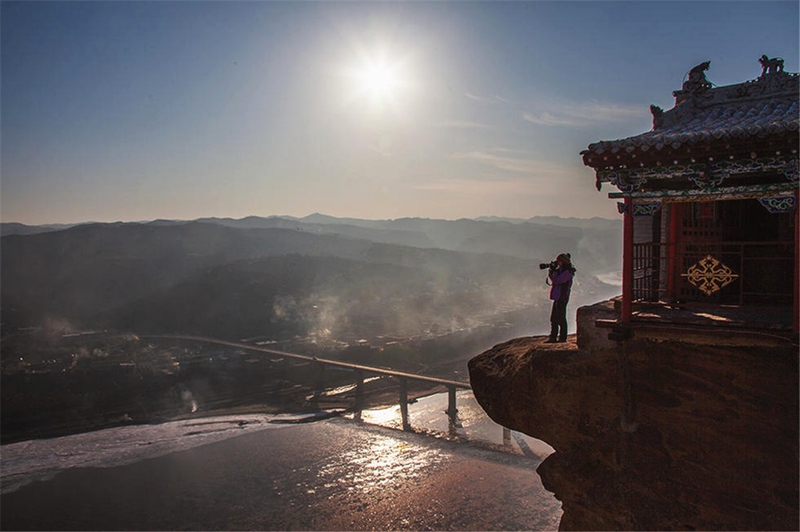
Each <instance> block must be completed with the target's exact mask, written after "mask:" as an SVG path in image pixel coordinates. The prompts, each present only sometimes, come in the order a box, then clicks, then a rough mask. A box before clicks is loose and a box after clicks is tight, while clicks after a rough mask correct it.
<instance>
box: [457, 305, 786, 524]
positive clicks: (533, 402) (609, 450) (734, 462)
mask: <svg viewBox="0 0 800 532" xmlns="http://www.w3.org/2000/svg"><path fill="white" fill-rule="evenodd" d="M580 319H581V318H580V313H579V320H580ZM583 326H584V327H586V324H585V323H584V324H583ZM578 331H579V332H578V335H579V338H578V340H579V341H578V343H576V342H575V339H574V338H572V339H570V341H569V342H568V343H566V344H544V343H543V342H544V339H545V338H543V337H527V338H518V339H515V340H511V341H509V342H506V343H503V344H500V345H497V346H495V347H494V348H492V349H490V350H489V351H486V352H484V353H482V354H480V355H478V356H476V357H475V358H473V359H472V360H470V362H469V373H470V380H471V383H472V388H473V390H474V393H475V397H476V398H477V399H478V402H479V403H480V404H481V406H482V407H483V408H484V410H485V411H486V412H487V414H488V415H489V416H490V417H491V418H492V419H494V420H495V421H496V422H497V423H499V424H501V425H503V426H505V427H508V428H510V429H512V430H516V431H520V432H523V433H525V434H528V435H530V436H532V437H535V438H538V439H541V440H543V441H545V442H547V443H548V444H550V445H551V446H552V447H553V448H555V450H556V452H555V453H553V454H552V455H551V456H549V457H548V458H547V459H546V460H545V461H544V462H543V463H542V464H541V465H540V466H539V468H538V470H537V471H538V473H539V474H540V475H541V478H542V481H543V483H544V485H545V487H546V488H547V489H548V490H550V491H552V492H553V493H554V494H555V495H556V497H557V498H558V499H559V500H561V501H562V504H563V510H564V515H563V517H562V520H561V525H560V528H561V530H612V529H617V530H620V529H627V530H798V529H799V526H800V522H799V517H798V504H799V503H798V393H799V390H798V351H797V347H796V346H792V345H791V344H789V343H787V342H784V343H783V344H782V345H781V344H780V343H779V345H772V346H769V345H717V344H719V343H720V342H716V343H715V342H705V343H696V342H694V341H691V340H687V341H682V340H681V338H682V336H681V335H680V333H679V332H676V334H675V338H672V339H667V340H665V339H663V338H661V339H654V338H647V337H637V336H634V337H633V338H631V339H627V340H624V341H620V342H605V344H604V343H603V342H592V341H583V342H581V341H580V340H581V338H580V336H581V333H582V329H581V324H579V329H578ZM584 331H585V329H584ZM584 334H585V332H584ZM662 336H663V335H662ZM687 338H688V337H687ZM584 340H585V339H584ZM728 343H732V344H736V342H728ZM578 344H580V345H581V346H582V347H581V348H579V347H578Z"/></svg>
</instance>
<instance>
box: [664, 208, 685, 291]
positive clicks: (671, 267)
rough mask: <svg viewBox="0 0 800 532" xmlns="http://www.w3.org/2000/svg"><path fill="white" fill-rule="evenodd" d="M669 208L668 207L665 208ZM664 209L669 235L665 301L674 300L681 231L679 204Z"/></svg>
mask: <svg viewBox="0 0 800 532" xmlns="http://www.w3.org/2000/svg"><path fill="white" fill-rule="evenodd" d="M667 206H669V207H667ZM664 208H669V229H668V230H669V234H668V235H667V257H668V258H667V299H668V300H672V299H676V295H675V294H676V290H675V274H676V270H677V268H678V265H677V264H678V241H679V240H680V234H679V231H680V230H681V208H682V205H681V204H680V203H667V204H665V205H664Z"/></svg>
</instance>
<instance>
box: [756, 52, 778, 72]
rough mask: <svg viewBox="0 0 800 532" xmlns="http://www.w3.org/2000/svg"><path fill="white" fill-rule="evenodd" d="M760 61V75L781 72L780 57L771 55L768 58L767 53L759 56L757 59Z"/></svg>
mask: <svg viewBox="0 0 800 532" xmlns="http://www.w3.org/2000/svg"><path fill="white" fill-rule="evenodd" d="M758 62H759V63H761V76H762V77H763V76H766V75H767V74H777V73H778V72H783V59H781V58H780V57H773V58H772V59H770V58H769V57H768V56H767V54H764V55H762V56H761V59H759V60H758Z"/></svg>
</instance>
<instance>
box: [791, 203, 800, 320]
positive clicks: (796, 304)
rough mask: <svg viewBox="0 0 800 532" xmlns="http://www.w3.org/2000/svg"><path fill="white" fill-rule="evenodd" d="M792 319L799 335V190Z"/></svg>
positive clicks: (796, 204)
mask: <svg viewBox="0 0 800 532" xmlns="http://www.w3.org/2000/svg"><path fill="white" fill-rule="evenodd" d="M793 314H794V319H793V320H792V321H793V325H792V331H794V333H795V334H798V333H800V189H797V190H795V191H794V312H793Z"/></svg>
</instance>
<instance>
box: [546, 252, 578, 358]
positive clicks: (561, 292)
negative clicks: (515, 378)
mask: <svg viewBox="0 0 800 532" xmlns="http://www.w3.org/2000/svg"><path fill="white" fill-rule="evenodd" d="M574 276H575V268H574V267H573V266H572V257H571V256H570V254H569V253H561V254H560V255H559V256H558V257H556V260H555V261H554V262H553V263H552V264H551V267H550V270H549V271H548V273H547V277H548V280H549V282H550V299H551V300H552V301H553V310H552V311H551V312H550V338H548V339H547V340H546V341H545V343H547V344H552V343H555V342H566V341H567V303H568V302H569V295H570V292H571V291H572V279H573V277H574Z"/></svg>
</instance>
